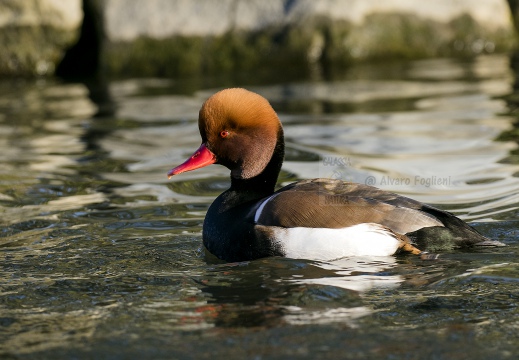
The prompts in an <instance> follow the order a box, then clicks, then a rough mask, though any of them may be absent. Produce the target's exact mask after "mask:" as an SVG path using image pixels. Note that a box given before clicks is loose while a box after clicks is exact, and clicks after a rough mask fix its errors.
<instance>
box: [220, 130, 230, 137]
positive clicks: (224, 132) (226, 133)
mask: <svg viewBox="0 0 519 360" xmlns="http://www.w3.org/2000/svg"><path fill="white" fill-rule="evenodd" d="M228 135H229V132H228V131H227V130H222V131H221V132H220V136H221V137H223V138H224V137H227V136H228Z"/></svg>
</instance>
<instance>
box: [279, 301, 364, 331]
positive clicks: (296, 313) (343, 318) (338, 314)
mask: <svg viewBox="0 0 519 360" xmlns="http://www.w3.org/2000/svg"><path fill="white" fill-rule="evenodd" d="M285 310H287V314H285V315H284V316H283V318H284V320H285V321H286V322H288V323H289V324H292V325H306V324H330V323H337V322H340V323H347V324H348V325H350V326H351V327H356V325H355V323H354V322H353V321H352V320H355V319H358V318H361V317H363V316H366V315H370V314H372V313H373V310H371V309H369V308H367V307H365V306H359V307H353V308H334V309H327V310H316V311H308V310H303V309H302V308H300V307H297V306H288V307H286V308H285Z"/></svg>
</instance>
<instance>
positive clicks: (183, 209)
mask: <svg viewBox="0 0 519 360" xmlns="http://www.w3.org/2000/svg"><path fill="white" fill-rule="evenodd" d="M514 59H516V57H512V61H509V59H508V58H506V57H504V56H487V57H480V58H477V59H473V60H453V59H437V60H427V61H417V62H410V63H395V64H388V65H382V64H375V65H363V66H358V67H355V68H351V69H349V70H348V71H346V72H343V73H340V74H333V76H332V75H330V74H325V75H322V74H318V73H317V74H314V75H313V77H312V78H309V79H301V78H299V79H297V80H296V79H293V78H288V79H287V78H285V80H283V81H280V80H278V81H266V80H263V81H259V82H257V83H254V82H253V81H252V80H250V78H247V77H244V78H237V79H231V80H229V79H226V80H225V81H224V82H221V81H220V80H219V79H212V80H211V79H205V80H175V79H125V80H117V81H101V80H96V81H94V82H90V83H76V82H60V81H58V80H38V81H35V82H29V81H9V82H1V83H0V159H1V162H2V164H3V165H2V167H0V217H1V220H0V221H1V228H0V256H1V257H2V264H1V267H2V272H1V275H0V338H1V339H2V341H1V342H0V354H1V355H2V357H5V358H50V357H53V358H59V357H67V358H69V357H92V358H97V357H111V358H126V357H138V356H141V357H145V358H164V357H168V358H202V359H203V358H215V357H216V358H221V357H224V356H225V357H236V358H238V357H239V358H251V357H254V358H286V357H308V358H331V357H336V358H352V359H358V358H391V357H396V358H399V357H405V358H410V359H414V358H417V359H418V358H420V359H422V358H467V357H471V358H474V359H478V358H481V359H483V358H488V357H490V356H492V357H497V358H513V356H514V354H516V353H517V351H518V350H519V348H518V345H517V336H516V332H517V331H516V330H517V327H518V326H519V323H518V320H517V319H519V316H518V315H519V314H518V308H519V291H518V289H519V288H518V287H517V285H518V282H519V273H518V270H517V269H518V266H517V265H518V261H517V254H518V242H517V238H518V230H517V228H518V226H517V225H518V223H517V220H516V219H517V208H518V204H519V198H518V195H517V194H518V193H519V192H518V190H519V181H518V180H517V174H518V173H519V172H518V170H519V162H518V161H517V149H518V142H517V139H518V138H517V114H516V113H517V94H516V92H517V86H516V82H517V80H516V79H517V76H516V75H515V66H516V65H515V64H516V61H515V60H514ZM510 67H511V68H512V71H511V70H510ZM279 78H280V77H278V79H279ZM224 85H225V86H230V85H232V86H237V85H238V86H246V87H249V88H251V89H252V90H254V91H257V92H259V93H261V94H263V95H265V96H266V97H267V98H269V99H270V100H271V101H272V103H273V105H274V107H275V108H276V110H277V112H278V114H279V116H280V118H281V120H282V122H283V123H284V126H285V133H286V136H287V140H288V144H287V158H286V162H285V164H284V167H283V170H282V174H281V177H280V181H279V183H280V185H281V184H284V183H288V182H291V181H294V180H297V179H303V178H314V177H318V176H326V177H329V176H331V175H333V174H335V175H334V176H336V177H337V176H338V177H340V178H342V179H345V180H353V181H357V182H366V181H367V179H370V181H371V180H372V181H374V185H376V186H378V187H381V188H383V189H387V190H390V191H395V192H398V193H401V194H405V195H409V196H412V197H414V198H417V199H418V200H421V201H425V202H429V203H434V204H437V205H438V206H441V207H444V208H446V209H449V210H451V211H454V212H455V213H456V214H458V215H460V216H462V217H464V218H465V219H468V220H476V222H473V223H472V225H473V226H475V227H477V229H478V230H479V231H480V232H482V233H483V234H484V235H486V236H489V237H491V238H494V239H497V240H500V241H503V242H505V243H506V244H508V246H507V247H505V248H499V249H484V250H479V251H469V252H456V251H455V252H451V253H446V254H441V255H440V257H439V258H438V259H435V260H425V259H420V258H418V257H410V256H395V257H387V258H386V257H383V258H355V259H339V260H336V261H333V262H326V263H321V262H312V261H304V260H293V259H282V258H268V259H261V260H257V261H252V262H243V263H232V264H226V263H222V262H219V261H216V260H214V259H212V258H211V257H210V256H209V255H207V254H205V253H204V251H203V249H202V248H201V228H202V223H203V219H204V216H205V212H206V211H207V208H208V206H209V204H210V203H211V202H212V200H213V199H214V197H215V196H217V195H218V194H219V193H220V192H222V191H223V190H225V188H226V187H227V186H228V184H229V180H228V171H227V170H226V169H224V168H221V167H218V166H214V167H208V168H206V169H204V171H201V172H192V173H186V174H183V176H182V177H178V178H174V179H172V180H171V181H168V180H167V177H166V172H167V170H168V169H169V168H171V166H172V165H173V164H177V163H179V162H181V161H182V160H183V159H184V158H185V157H186V156H188V155H189V154H191V152H192V151H193V149H195V148H196V146H197V145H198V143H199V141H200V140H199V134H198V131H197V126H196V119H197V114H198V110H199V107H200V105H201V103H202V102H203V101H204V100H205V99H206V98H207V97H208V96H209V95H210V94H211V93H212V92H214V91H215V89H217V88H220V87H222V86H224ZM330 164H332V165H333V166H331V165H330ZM337 174H338V175H337Z"/></svg>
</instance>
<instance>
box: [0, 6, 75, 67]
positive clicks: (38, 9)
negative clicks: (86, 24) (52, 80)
mask: <svg viewBox="0 0 519 360" xmlns="http://www.w3.org/2000/svg"><path fill="white" fill-rule="evenodd" d="M0 14H1V21H0V48H1V51H0V76H6V75H7V76H33V75H45V74H52V73H53V72H54V69H55V67H56V66H57V64H58V63H59V62H60V61H61V58H62V57H63V55H64V54H65V51H66V49H67V48H68V47H69V46H70V45H72V44H73V43H74V42H75V41H76V40H77V38H78V36H79V30H80V25H81V20H82V11H81V1H80V0H67V1H63V2H61V3H60V2H56V1H50V0H24V1H15V0H3V1H1V2H0Z"/></svg>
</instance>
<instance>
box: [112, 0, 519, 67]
mask: <svg viewBox="0 0 519 360" xmlns="http://www.w3.org/2000/svg"><path fill="white" fill-rule="evenodd" d="M103 13H104V21H105V35H106V42H105V46H104V52H103V55H102V63H103V65H104V68H105V69H106V70H107V72H108V73H109V74H112V75H123V76H131V75H140V76H179V75H194V74H203V73H215V72H222V71H237V70H238V71H239V70H251V69H257V68H259V67H262V66H266V67H275V66H277V67H289V68H290V69H294V68H298V67H300V68H308V67H311V66H314V65H318V66H325V67H326V66H342V65H345V64H349V63H351V62H352V61H364V60H369V59H377V58H384V59H385V58H387V57H393V58H395V57H397V58H423V57H437V56H456V55H462V56H467V55H469V56H474V55H477V54H481V53H492V52H496V51H507V50H510V49H511V48H512V47H513V46H514V44H515V33H514V30H513V23H512V20H511V16H510V8H509V6H508V4H507V2H506V0H480V1H478V5H477V6H474V2H473V0H456V1H454V0H436V1H434V2H421V1H415V0H384V1H382V0H319V1H315V0H246V1H240V0H218V1H208V0H105V1H104V2H103ZM129 19H131V20H129Z"/></svg>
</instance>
